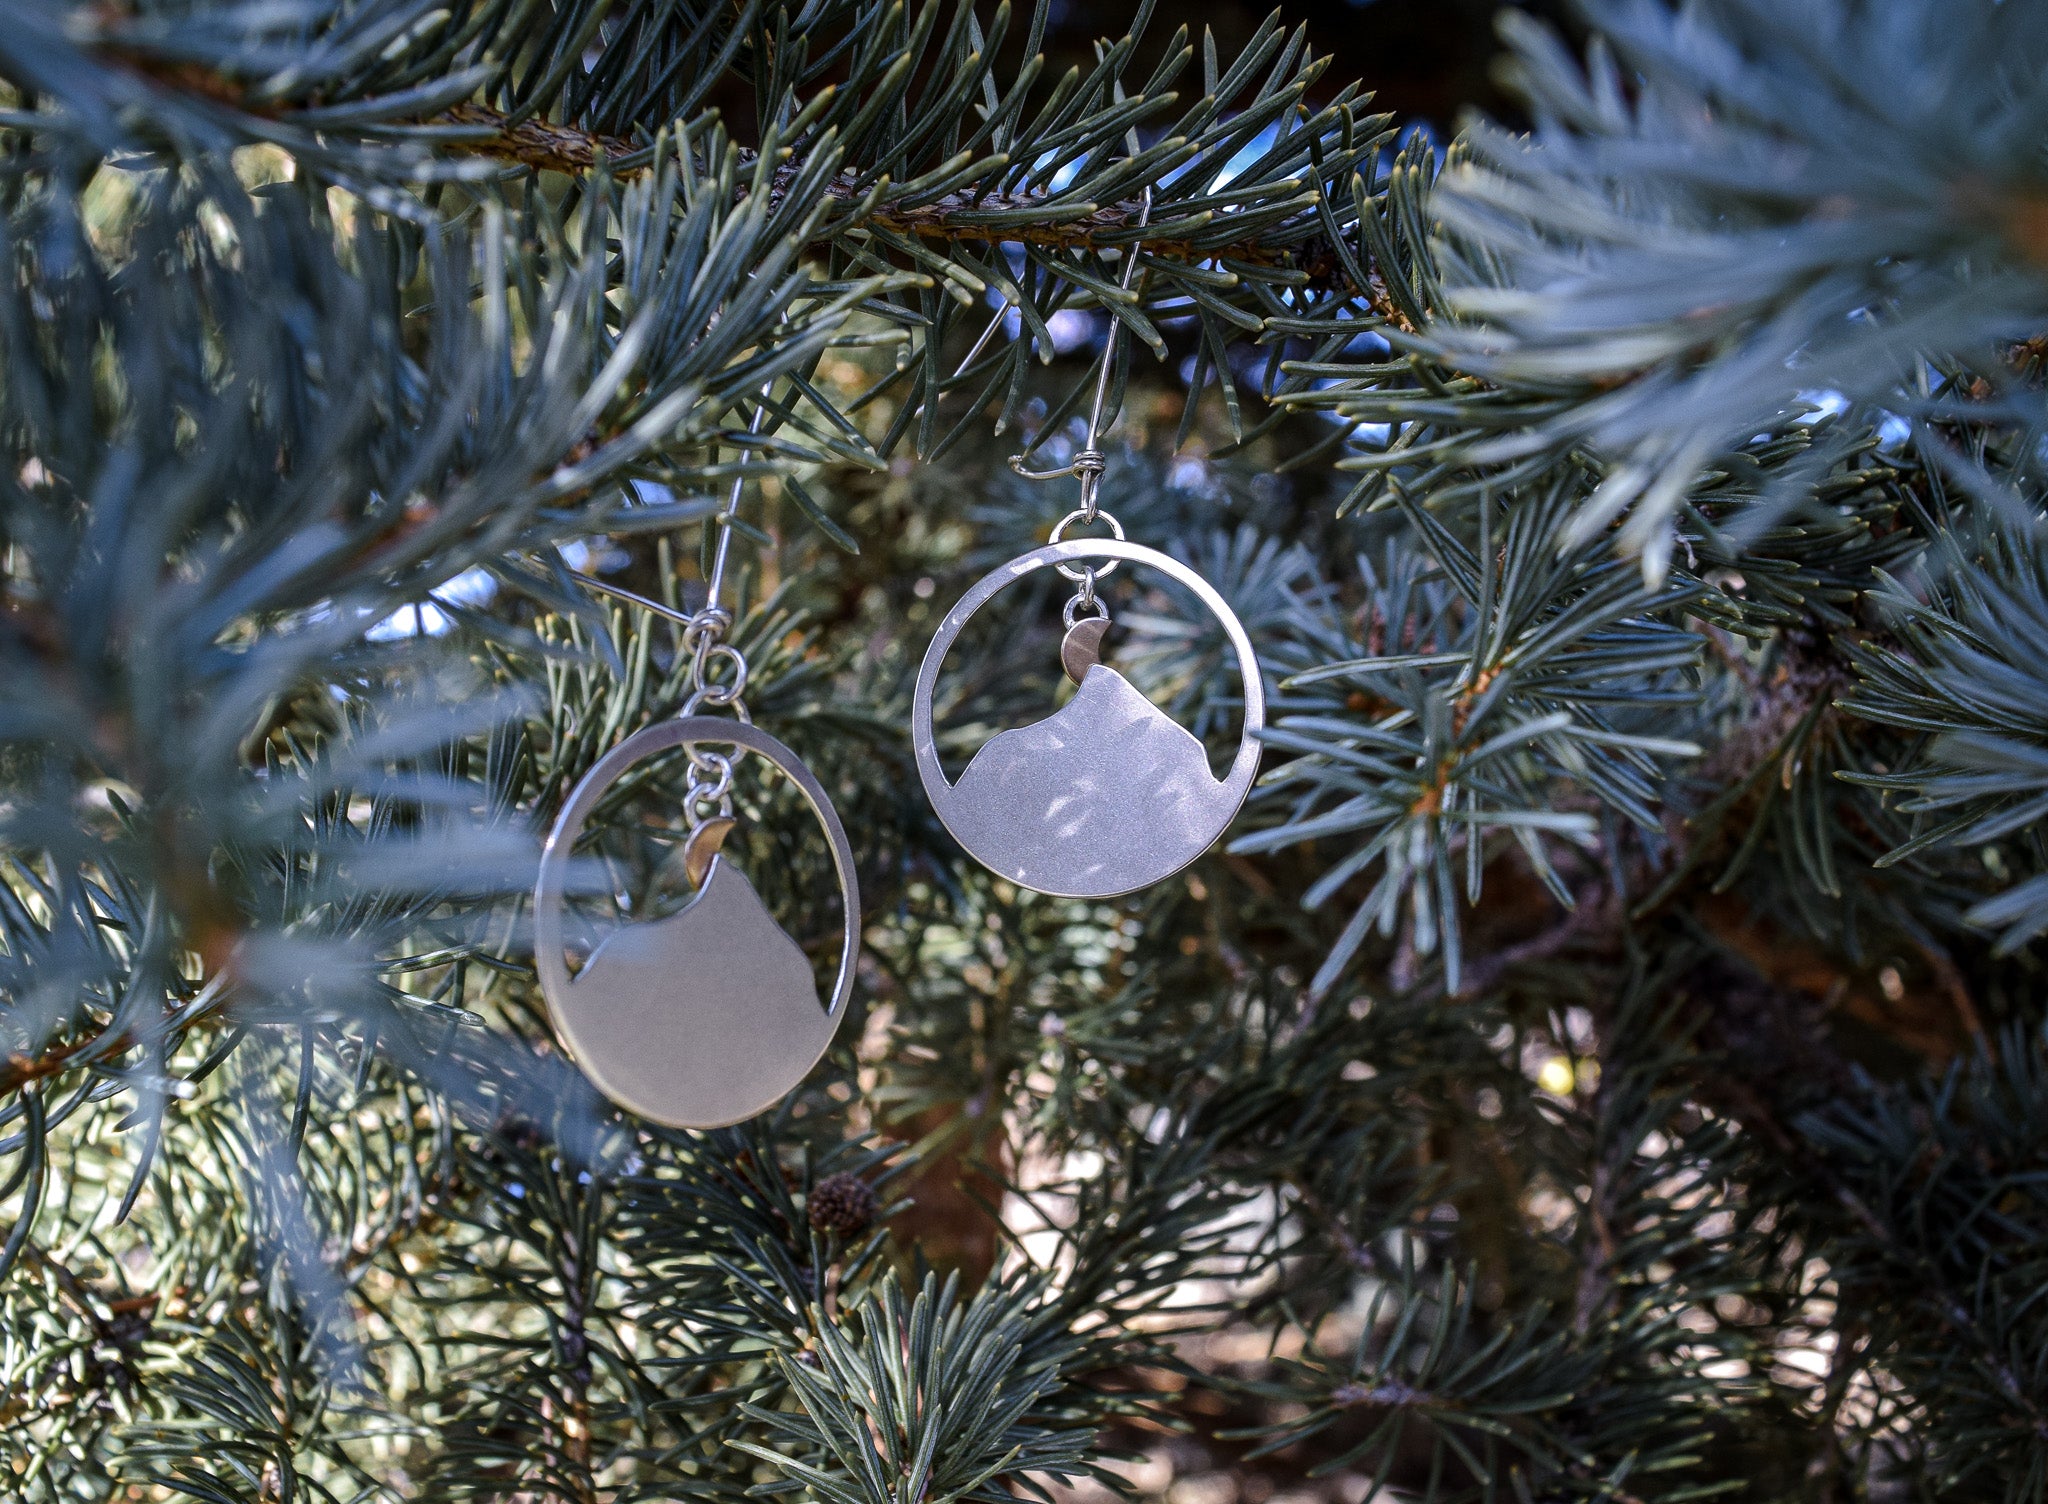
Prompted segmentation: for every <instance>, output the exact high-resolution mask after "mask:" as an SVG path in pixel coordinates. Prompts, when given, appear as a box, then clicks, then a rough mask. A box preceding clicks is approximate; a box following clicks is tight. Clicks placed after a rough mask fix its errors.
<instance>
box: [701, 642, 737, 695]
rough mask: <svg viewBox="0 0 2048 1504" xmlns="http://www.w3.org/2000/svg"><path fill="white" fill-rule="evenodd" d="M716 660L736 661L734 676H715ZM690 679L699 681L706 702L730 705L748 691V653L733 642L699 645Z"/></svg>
mask: <svg viewBox="0 0 2048 1504" xmlns="http://www.w3.org/2000/svg"><path fill="white" fill-rule="evenodd" d="M714 660H716V661H721V662H725V663H730V664H731V665H732V677H731V678H730V679H714V678H712V677H711V664H712V662H713V661H714ZM690 679H691V682H692V683H694V684H695V685H696V689H697V693H698V694H700V695H702V696H704V703H705V704H707V705H730V704H731V703H732V702H733V701H734V700H737V699H738V698H739V697H740V696H741V695H742V694H744V693H745V692H746V688H747V659H746V655H745V654H744V653H742V652H741V651H740V650H739V649H738V648H736V647H734V646H733V645H732V644H731V643H729V642H714V643H710V644H709V645H700V646H699V647H698V649H697V661H696V662H695V663H694V664H692V665H691V666H690Z"/></svg>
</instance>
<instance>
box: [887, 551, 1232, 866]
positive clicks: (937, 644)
mask: <svg viewBox="0 0 2048 1504" xmlns="http://www.w3.org/2000/svg"><path fill="white" fill-rule="evenodd" d="M1085 559H1110V560H1115V561H1128V562H1130V563H1131V564H1133V565H1138V566H1141V567H1144V568H1148V569H1156V570H1158V571H1159V572H1160V573H1161V574H1163V575H1165V576H1166V577H1167V578H1169V579H1171V580H1173V581H1175V582H1176V583H1178V584H1180V585H1183V586H1185V587H1186V588H1187V589H1188V591H1189V592H1190V593H1192V594H1193V595H1194V597H1195V598H1196V599H1197V600H1199V601H1200V602H1201V603H1202V605H1203V607H1204V608H1205V609H1207V610H1208V612H1209V614H1210V615H1211V616H1213V617H1215V619H1216V621H1217V623H1218V625H1220V626H1221V627H1222V628H1223V630H1224V633H1225V635H1227V636H1228V637H1229V638H1230V643H1231V647H1232V648H1233V649H1234V650H1235V652H1236V655H1237V667H1238V674H1239V676H1240V678H1241V679H1242V681H1243V684H1244V727H1243V731H1242V733H1241V740H1240V741H1239V743H1238V748H1237V756H1236V757H1235V758H1234V759H1232V761H1231V764H1230V771H1229V773H1228V775H1226V776H1225V778H1224V779H1223V780H1222V784H1221V790H1220V794H1219V803H1221V804H1223V805H1225V806H1227V814H1226V815H1225V817H1224V818H1223V819H1222V820H1221V822H1220V823H1219V824H1218V825H1217V828H1216V829H1215V830H1214V832H1212V833H1211V834H1210V836H1209V838H1208V840H1207V841H1205V842H1203V843H1202V844H1201V845H1200V846H1198V847H1196V848H1195V849H1193V850H1191V851H1185V852H1181V851H1174V850H1170V849H1160V850H1147V849H1143V848H1144V845H1145V843H1144V842H1143V841H1142V840H1141V841H1140V842H1139V843H1138V849H1135V850H1134V851H1133V852H1132V857H1133V860H1135V861H1136V862H1138V863H1143V861H1144V859H1145V858H1146V857H1148V856H1152V857H1154V858H1155V860H1154V861H1153V862H1152V864H1151V866H1152V867H1154V868H1156V869H1157V870H1156V871H1155V870H1150V869H1149V868H1148V870H1147V872H1146V875H1145V876H1144V877H1143V878H1142V880H1139V881H1125V882H1119V883H1118V884H1117V885H1115V886H1112V887H1108V888H1106V889H1088V890H1079V889H1078V885H1073V887H1074V889H1075V890H1070V887H1068V886H1055V887H1047V886H1042V885H1041V884H1039V883H1037V882H1034V881H1030V880H1029V879H1027V878H1026V877H1025V876H1023V875H1022V874H1020V873H1019V872H1017V871H1016V870H1014V867H1013V866H1009V865H1006V864H1005V863H1004V861H1003V860H1002V856H1001V853H1000V852H994V851H984V850H977V849H976V846H975V844H973V843H972V841H971V840H970V837H969V836H968V835H966V834H963V830H964V829H965V828H966V827H967V826H968V824H969V823H970V822H968V821H966V820H965V819H963V818H961V812H960V811H959V810H958V809H957V808H956V801H955V797H954V796H955V793H956V789H955V785H954V784H952V783H951V782H949V781H948V780H947V778H946V772H945V768H944V766H943V765H942V764H941V762H940V760H939V749H938V742H937V739H936V737H935V736H934V734H933V729H932V701H933V697H934V693H935V691H936V690H937V688H938V682H939V671H940V669H941V668H942V667H943V666H944V664H945V660H946V654H947V653H948V652H949V651H950V650H951V648H952V646H953V643H954V641H955V639H957V638H958V637H959V635H960V631H961V629H962V628H963V627H965V626H966V624H967V621H968V619H969V618H970V617H972V616H973V615H974V614H975V612H977V611H979V610H980V609H981V608H982V607H983V606H985V605H987V604H988V602H989V601H990V600H991V599H993V598H994V597H995V595H996V594H997V593H998V592H999V591H1001V590H1003V589H1004V588H1005V587H1007V586H1009V585H1013V584H1015V583H1016V582H1017V581H1019V580H1021V579H1023V578H1024V577H1025V576H1026V575H1029V574H1031V573H1033V572H1034V571H1036V570H1040V569H1044V568H1046V567H1048V566H1051V567H1053V568H1056V569H1059V570H1060V571H1061V572H1062V573H1065V571H1066V569H1067V568H1068V567H1069V566H1070V564H1071V563H1072V562H1073V561H1075V560H1085ZM1099 573H1101V574H1106V573H1108V571H1107V570H1103V571H1100V572H1099ZM1265 724H1266V696H1265V686H1264V683H1263V682H1262V681H1261V679H1260V677H1259V660H1258V655H1257V653H1255V652H1254V651H1253V649H1252V641H1251V637H1250V635H1249V634H1248V633H1247V632H1246V631H1245V629H1244V624H1243V623H1242V622H1240V621H1239V620H1238V619H1237V613H1235V612H1234V611H1232V610H1231V609H1230V605H1229V603H1228V602H1227V601H1225V600H1224V599H1223V597H1222V595H1221V594H1219V593H1218V591H1217V590H1216V587H1215V586H1213V585H1211V584H1210V583H1209V582H1208V581H1207V580H1205V579H1203V578H1202V576H1201V575H1199V574H1197V573H1196V572H1195V571H1194V570H1193V569H1191V568H1189V567H1188V566H1187V565H1186V564H1183V563H1181V561H1180V560H1178V559H1176V558H1174V557H1173V556H1172V555H1171V554H1164V553H1161V552H1159V551H1158V550H1157V549H1153V548H1147V547H1145V546H1144V545H1143V544H1141V543H1128V542H1124V541H1122V540H1121V539H1110V538H1103V539H1076V540H1075V541H1073V542H1071V543H1049V544H1047V545H1046V546H1044V547H1043V548H1037V549H1033V550H1032V551H1031V552H1030V553H1027V554H1019V555H1018V556H1017V557H1016V558H1014V559H1012V560H1010V561H1009V562H1008V563H1006V564H1002V565H999V566H998V567H996V568H995V569H993V570H991V571H989V573H987V574H986V575H984V576H982V578H981V579H980V580H978V581H976V582H975V584H974V585H973V586H972V588H970V589H969V590H968V591H967V593H966V594H965V595H963V596H961V597H960V599H959V601H958V602H957V603H956V604H955V605H954V607H953V609H952V610H951V611H948V612H947V613H946V616H945V619H944V620H942V621H941V622H940V623H939V627H938V631H937V632H936V633H934V634H933V637H932V642H931V646H930V647H929V648H928V649H926V650H925V655H924V663H923V664H922V666H920V667H919V669H918V671H917V686H916V689H915V691H914V692H913V694H912V697H911V702H910V741H911V748H912V750H913V751H914V752H915V753H916V756H917V772H918V777H919V778H920V779H922V780H923V782H924V789H925V794H926V797H928V798H929V799H930V800H931V802H932V808H933V809H934V810H935V811H937V813H938V816H939V820H940V822H941V823H942V824H944V825H945V827H946V828H947V829H948V830H949V831H951V832H952V833H953V834H954V836H955V837H956V838H958V839H959V840H960V842H961V844H962V845H963V846H966V847H967V850H968V852H969V854H970V855H972V856H973V857H974V858H975V860H977V861H979V862H980V863H981V864H982V865H983V866H985V867H987V868H989V869H990V870H991V871H993V872H996V873H998V874H1000V875H1002V876H1004V877H1008V878H1010V879H1011V880H1012V881H1016V882H1020V883H1023V884H1024V885H1025V886H1027V887H1031V888H1033V889H1034V890H1035V891H1037V892H1042V893H1052V894H1055V895H1056V896H1058V897H1063V898H1114V897H1117V896H1118V895H1120V894H1123V893H1131V892H1135V891H1137V890H1138V889H1140V888H1144V887H1149V886H1150V885H1151V884H1153V883H1156V882H1160V881H1162V880H1164V879H1165V878H1168V877H1171V876H1173V874H1174V873H1176V872H1179V871H1180V870H1182V869H1183V868H1185V867H1186V866H1188V865H1189V864H1190V863H1191V862H1193V861H1194V860H1195V859H1196V858H1197V857H1199V856H1200V855H1201V854H1202V852H1203V851H1206V850H1207V849H1208V847H1209V846H1210V845H1211V844H1213V843H1214V841H1215V839H1216V837H1218V836H1220V835H1222V833H1223V830H1224V829H1225V828H1227V827H1228V825H1229V823H1230V819H1232V818H1234V817H1235V816H1236V814H1237V811H1238V810H1239V809H1240V808H1242V807H1243V804H1244V801H1245V798H1246V796H1247V795H1249V794H1250V793H1251V788H1252V780H1253V779H1255V778H1256V777H1257V776H1258V772H1259V756H1260V753H1261V751H1262V748H1261V746H1260V743H1259V733H1260V732H1261V731H1262V730H1264V729H1265ZM1147 834H1151V833H1147ZM992 857H993V858H994V859H993V860H992V859H991V858H992Z"/></svg>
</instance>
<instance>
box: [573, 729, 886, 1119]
mask: <svg viewBox="0 0 2048 1504" xmlns="http://www.w3.org/2000/svg"><path fill="white" fill-rule="evenodd" d="M700 745H702V746H712V745H718V746H730V747H737V748H740V749H742V750H744V751H747V752H757V753H759V754H760V755H761V756H762V757H764V758H766V759H767V760H768V761H769V762H771V763H773V764H774V765H775V766H776V767H777V768H778V769H780V770H781V771H782V773H783V774H784V775H785V776H786V777H787V778H788V779H789V780H790V782H792V783H794V784H795V785H796V786H797V788H798V789H800V790H801V791H802V792H803V795H804V798H805V799H807V800H808V801H809V802H810V806H811V810H812V812H813V813H814V814H816V816H817V817H818V823H819V824H820V825H821V826H823V827H824V831H825V838H826V840H827V842H828V843H829V844H830V845H831V848H832V864H833V868H834V870H835V871H836V873H837V876H838V879H839V890H840V898H841V901H842V903H843V905H844V919H845V925H844V934H843V936H842V947H843V948H842V950H841V952H840V958H839V974H838V977H837V979H836V980H835V981H834V983H833V987H832V1000H831V1004H830V1006H829V1007H823V1006H820V1004H819V1001H818V988H817V983H816V981H815V980H813V977H812V973H811V963H810V961H809V959H808V958H807V957H806V956H805V955H804V953H803V951H802V950H801V949H800V948H798V946H797V943H796V942H795V941H794V940H792V939H790V938H789V936H788V935H787V934H785V933H784V932H783V930H782V927H781V926H780V925H778V924H777V923H776V922H775V920H774V918H773V916H772V915H770V914H769V912H768V910H767V908H766V907H765V906H764V905H763V904H762V902H761V900H760V897H759V896H758V895H757V894H756V893H755V892H754V888H753V885H752V884H751V883H749V882H748V881H747V879H746V877H745V875H744V874H742V873H741V872H740V870H739V869H738V868H737V867H735V866H733V865H732V862H731V861H730V859H729V858H727V857H725V856H722V855H720V854H719V851H718V847H719V845H720V844H721V843H722V842H723V840H724V838H725V836H726V835H727V834H728V833H729V832H730V830H731V828H732V822H731V820H730V819H728V818H718V819H707V820H705V821H703V822H702V823H701V824H699V825H698V826H697V828H696V830H694V831H693V832H692V833H691V837H690V840H689V841H688V843H687V844H686V846H685V849H684V865H685V868H686V869H687V870H688V871H689V873H690V876H691V878H692V880H693V881H694V880H697V879H698V878H699V876H700V874H701V883H700V885H699V887H698V891H697V894H696V896H695V897H694V898H692V899H691V900H690V901H689V903H688V904H686V905H685V906H684V907H683V908H682V909H681V910H679V911H678V912H676V913H674V914H671V915H669V916H668V917H667V918H666V919H659V920H652V921H649V922H645V923H639V924H624V925H620V926H618V927H616V928H615V929H613V931H612V932H611V933H610V934H609V935H607V936H605V938H604V939H603V940H602V941H600V942H599V943H598V945H597V946H596V948H595V949H594V950H593V951H592V952H591V955H590V959H589V961H588V962H586V963H585V965H584V967H583V970H582V971H581V973H579V974H578V975H577V976H576V977H575V978H574V979H571V977H570V976H569V968H568V964H567V961H566V959H565V957H564V954H563V949H564V940H565V938H566V937H565V934H564V922H563V921H564V898H565V883H566V880H567V876H568V868H569V861H570V854H571V852H572V850H573V849H574V847H575V845H576V839H577V837H578V835H580V834H581V832H582V829H583V822H584V820H585V819H587V818H588V817H589V815H590V812H591V810H592V809H594V808H595V807H596V805H597V802H598V800H599V799H601V798H602V797H603V796H604V794H605V792H606V790H608V789H609V788H610V787H611V786H612V785H613V784H614V783H616V782H617V781H618V780H619V778H620V777H621V776H622V775H623V774H624V773H625V772H626V771H627V770H628V769H629V768H630V767H631V766H632V765H633V764H635V763H637V762H640V761H641V760H643V759H644V758H648V757H651V756H653V755H655V754H656V753H659V752H665V751H668V750H669V749H670V748H673V747H696V746H700ZM533 913H534V921H533V923H534V957H535V960H536V962H537V963H538V966H539V970H540V980H541V990H542V992H543V993H544V994H545V996H546V997H547V1002H548V1012H549V1014H550V1016H551V1017H552V1018H553V1019H554V1023H555V1029H556V1031H557V1032H558V1033H559V1034H560V1036H561V1038H562V1041H563V1043H564V1044H565V1045H566V1046H567V1048H568V1050H569V1053H570V1054H571V1055H572V1056H573V1057H574V1058H575V1061H576V1063H577V1065H578V1066H580V1067H581V1068H582V1070H583V1072H584V1074H585V1075H587V1076H589V1077H590V1079H591V1080H592V1081H594V1082H595V1083H596V1084H597V1086H598V1087H599V1088H600V1089H601V1090H602V1091H603V1092H604V1094H605V1095H606V1096H608V1097H610V1098H611V1099H612V1100H613V1101H615V1102H617V1103H618V1104H619V1105H620V1106H622V1107H625V1108H628V1109H630V1110H631V1111H633V1112H636V1113H638V1114H639V1115H640V1116H642V1117H644V1118H648V1119H651V1120H652V1121H654V1122H657V1123H663V1124H666V1125H668V1126H669V1127H672V1128H720V1127H724V1126H725V1125H726V1124H728V1123H737V1122H740V1121H742V1120H744V1119H746V1118H750V1117H752V1116H754V1115H755V1114H756V1113H758V1112H761V1111H763V1110H764V1109H766V1108H768V1107H772V1106H773V1105H774V1104H775V1103H776V1102H777V1101H778V1100H779V1099H781V1098H782V1097H783V1096H785V1095H786V1094H787V1093H788V1092H790V1091H791V1090H792V1089H793V1088H795V1087H796V1086H797V1084H798V1083H799V1082H801V1081H802V1080H803V1078H804V1077H805V1076H806V1075H808V1074H809V1073H810V1070H811V1067H812V1066H814V1065H816V1064H817V1063H818V1060H819V1057H821V1056H822V1055H823V1054H824V1053H825V1048H826V1046H827V1045H829V1044H830V1043H831V1042H832V1035H833V1033H834V1032H835V1031H836V1030H837V1029H838V1027H839V1021H840V1019H841V1018H843V1017H844V1016H845V1012H846V1003H847V999H848V998H849V997H850V996H851V995H852V993H853V975H854V968H855V965H856V963H857V962H858V960H859V945H860V890H859V887H858V886H857V884H856V882H855V879H854V871H853V848H852V846H851V844H850V843H849V842H848V841H847V839H846V831H845V829H844V828H843V827H842V826H841V825H840V823H839V816H838V814H837V813H836V812H835V811H834V810H833V808H832V802H831V800H830V799H828V798H827V797H826V795H825V790H824V789H823V788H822V787H821V786H820V785H819V783H818V780H817V779H816V777H814V776H813V775H812V773H811V770H810V769H809V768H807V767H805V766H804V765H803V763H802V762H800V761H799V760H798V759H797V756H796V754H795V753H794V752H792V751H790V750H789V748H787V747H785V746H784V745H783V744H782V743H781V742H779V741H777V740H776V739H775V738H774V737H772V736H770V735H768V734H767V733H766V732H765V731H759V730H756V729H755V728H754V727H753V726H751V725H746V724H743V723H740V722H736V721H732V720H728V719H725V718H723V717H717V716H684V717H682V718H681V719H678V720H674V721H667V722H664V723H661V724H659V725H655V726H650V727H648V728H647V729H646V730H644V731H640V732H636V733H635V734H634V735H632V736H629V737H627V738H626V740H625V741H623V742H621V743H620V744H619V745H618V746H616V747H614V748H613V749H612V750H611V751H610V752H609V753H607V754H606V755H605V756H604V757H603V758H602V759H600V760H599V761H598V763H597V765H596V766H595V767H593V768H592V769H591V770H590V772H589V773H587V774H586V775H585V776H584V778H583V781H582V782H581V783H579V784H577V785H576V788H575V790H574V791H573V792H572V793H571V794H570V796H569V799H568V802H567V803H566V804H565V805H563V807H562V813H561V815H560V817H559V818H557V820H556V821H555V828H554V830H553V831H552V832H551V833H550V834H549V836H548V842H547V846H546V849H545V850H544V851H543V852H542V853H541V861H540V879H539V881H538V882H537V883H536V885H535V887H534V893H533Z"/></svg>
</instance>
